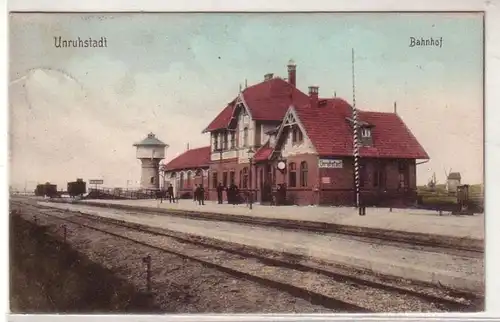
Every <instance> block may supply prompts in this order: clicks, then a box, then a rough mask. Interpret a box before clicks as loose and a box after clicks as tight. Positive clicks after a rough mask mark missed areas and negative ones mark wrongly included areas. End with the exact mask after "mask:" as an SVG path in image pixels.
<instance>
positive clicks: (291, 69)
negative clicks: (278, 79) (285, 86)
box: [287, 59, 297, 86]
mask: <svg viewBox="0 0 500 322" xmlns="http://www.w3.org/2000/svg"><path fill="white" fill-rule="evenodd" d="M287 67H288V82H289V83H290V84H292V85H293V86H297V83H296V80H297V65H295V62H294V61H293V60H292V59H290V60H289V61H288V66H287Z"/></svg>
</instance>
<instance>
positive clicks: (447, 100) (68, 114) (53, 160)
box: [9, 13, 483, 190]
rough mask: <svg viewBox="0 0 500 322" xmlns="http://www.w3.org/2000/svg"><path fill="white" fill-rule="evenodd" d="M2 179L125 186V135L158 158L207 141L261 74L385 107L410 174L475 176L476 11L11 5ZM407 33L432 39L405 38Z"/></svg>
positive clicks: (132, 168)
mask: <svg viewBox="0 0 500 322" xmlns="http://www.w3.org/2000/svg"><path fill="white" fill-rule="evenodd" d="M9 36H10V39H9V55H10V57H9V60H10V63H9V65H10V66H9V78H10V85H9V108H10V110H9V111H10V129H9V133H10V173H11V178H10V181H11V186H12V187H14V188H16V189H24V188H25V187H27V189H29V190H32V189H34V187H35V186H36V184H37V183H44V182H46V181H50V182H53V183H56V184H58V187H60V188H64V187H65V186H66V183H67V182H68V181H73V180H75V179H76V178H84V179H85V180H88V179H103V180H104V186H105V187H125V186H126V185H127V181H128V182H129V185H130V186H134V184H137V182H138V181H139V179H140V161H139V160H137V159H135V149H134V147H133V146H132V144H133V143H135V142H138V141H140V140H142V139H143V138H144V137H146V135H147V134H148V133H149V132H153V133H155V134H156V136H157V137H158V138H159V139H160V140H162V141H164V142H165V143H167V144H168V145H169V148H168V149H167V157H166V161H169V160H171V159H172V158H174V157H176V156H178V155H179V154H180V153H182V152H184V151H185V150H186V146H187V144H188V143H189V145H190V147H192V148H194V147H200V146H206V145H209V142H210V140H209V137H208V134H202V133H201V132H202V130H203V129H204V128H205V127H206V126H207V125H208V124H209V123H210V121H211V120H212V119H213V118H214V117H215V116H216V115H217V114H218V113H219V112H220V110H221V109H223V108H224V107H225V106H226V104H227V103H228V102H229V101H231V100H232V99H233V98H234V97H235V96H236V95H237V94H238V91H239V87H240V85H244V84H245V81H247V83H248V85H252V84H256V83H259V82H261V81H262V80H263V78H264V75H265V74H266V73H274V74H275V75H276V76H281V77H287V71H286V65H287V62H288V61H289V60H290V59H293V60H294V61H295V62H296V64H297V86H298V87H299V89H301V90H302V91H304V92H306V93H307V88H308V86H311V85H316V86H319V93H320V97H332V96H333V95H334V93H336V95H337V97H342V98H344V99H345V100H347V101H348V102H352V97H353V93H352V92H353V84H352V64H351V49H352V48H354V50H355V78H356V80H355V93H356V106H357V107H358V108H360V109H363V110H372V111H381V112H392V111H393V104H394V102H395V101H396V102H397V111H398V114H399V115H400V116H401V118H402V119H403V120H404V121H405V123H406V124H407V126H408V128H409V129H410V130H411V131H412V132H413V134H414V135H415V136H416V137H417V139H418V140H419V142H420V143H421V144H422V146H423V147H424V149H425V150H426V151H427V152H428V154H429V156H430V161H429V162H428V163H425V164H421V165H419V166H418V168H417V183H418V184H426V183H427V181H428V180H429V178H430V177H431V176H432V174H433V173H434V172H435V174H436V177H437V180H438V183H444V181H445V172H448V171H450V169H451V171H453V172H455V171H458V172H460V173H461V174H462V181H463V182H464V183H470V184H475V183H482V182H483V16H482V14H466V13H463V14H458V13H453V14H443V13H440V14H438V13H436V14H430V13H421V14H417V13H407V14H394V13H351V14H347V13H321V14H320V13H286V14H285V13H274V14H262V13H260V14H259V13H254V14H245V13H240V14H231V13H143V14H139V13H119V14H118V13H117V14H77V13H67V14H60V13H58V14H49V13H17V14H15V13H14V14H11V16H10V22H9ZM59 36H60V37H62V39H66V40H74V39H77V38H78V37H80V38H81V39H82V40H85V39H88V38H89V37H92V38H93V39H100V38H101V37H106V40H107V47H106V48H56V47H55V43H54V37H59ZM410 37H415V38H418V39H420V38H421V37H424V38H430V37H433V38H434V39H442V46H441V47H417V46H415V47H410V46H409V45H410Z"/></svg>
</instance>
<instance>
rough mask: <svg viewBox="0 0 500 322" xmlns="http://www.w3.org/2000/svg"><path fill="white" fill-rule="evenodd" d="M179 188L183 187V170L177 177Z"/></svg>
mask: <svg viewBox="0 0 500 322" xmlns="http://www.w3.org/2000/svg"><path fill="white" fill-rule="evenodd" d="M179 188H180V189H183V188H184V172H181V177H180V179H179Z"/></svg>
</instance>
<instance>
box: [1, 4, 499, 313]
mask: <svg viewBox="0 0 500 322" xmlns="http://www.w3.org/2000/svg"><path fill="white" fill-rule="evenodd" d="M7 9H8V10H9V11H37V12H46V11H65V12H78V11H87V12H106V11H115V12H117V11H129V12H130V11H143V12H144V11H147V12H149V11H150V12H158V11H170V12H172V11H225V12H229V11H239V12H241V11H253V12H256V11H258V12H265V11H323V12H324V11H364V12H366V11H485V12H486V17H485V28H486V32H485V42H486V44H485V66H486V67H485V82H486V84H485V106H486V111H485V174H486V177H485V187H486V189H485V209H486V234H485V235H486V280H487V283H486V310H487V311H486V313H481V314H472V315H471V314H464V315H457V314H432V315H413V314H411V315H408V314H405V315H386V314H383V315H335V316H334V315H295V316H293V315H216V316H213V315H203V316H193V315H177V316H140V315H135V316H134V315H128V316H112V315H108V316H67V315H66V316H65V315H60V316H56V315H46V316H34V315H11V316H9V317H8V320H9V321H19V322H21V321H22V322H24V321H37V322H45V321H57V320H61V321H62V320H64V321H74V322H77V321H92V320H95V321H102V320H109V321H116V320H120V321H157V320H158V319H162V320H172V321H195V320H196V321H201V320H206V321H233V320H242V321H262V320H278V319H279V320H287V321H304V320H306V319H307V320H317V321H320V320H323V321H326V320H343V321H347V320H356V321H357V320H366V319H368V317H371V318H374V317H375V319H376V320H392V319H394V318H396V317H397V319H398V320H408V321H410V320H412V321H419V320H422V319H425V320H470V321H476V320H477V321H479V320H489V319H488V318H487V317H490V318H491V317H493V316H496V317H500V305H499V304H500V277H499V272H500V260H499V259H498V254H500V252H499V251H498V248H499V247H500V246H497V245H500V232H499V231H500V216H498V215H496V214H495V212H494V211H495V209H500V205H499V199H500V198H499V197H500V168H499V167H498V165H500V90H499V88H500V1H496V0H487V1H480V0H455V1H453V0H448V1H447V0H440V1H438V0H420V1H391V0H378V1H373V0H357V1H352V0H351V1H349V0H337V1H328V0H308V1H292V0H288V1H286V0H274V1H269V0H253V1H234V0H233V1H231V0H225V1H222V0H219V1H215V0H212V1H194V0H182V1H176V2H173V1H162V0H143V1H140V2H139V1H132V0H121V1H118V0H115V1H111V0H108V1H103V0H86V1H70V0H58V1H50V0H16V1H10V2H9V3H8V5H7ZM4 17H7V13H6V15H5V16H4ZM6 21H8V19H6ZM1 28H2V29H1V31H2V34H3V35H4V36H5V37H4V39H6V40H7V28H8V26H7V23H6V24H2V27H1ZM2 46H3V48H2V49H3V50H2V52H1V55H2V59H3V61H4V67H5V69H4V71H5V75H4V77H3V78H2V79H1V81H2V85H3V86H1V88H2V91H3V93H2V94H3V95H2V97H4V98H7V68H8V59H7V52H8V51H7V41H5V42H3V44H2ZM4 103H5V104H3V105H2V112H3V117H2V118H1V122H2V123H1V126H2V128H5V129H7V126H8V119H9V116H8V112H7V108H8V107H7V106H8V102H7V101H4ZM8 137H9V136H8V133H7V131H6V132H4V133H3V135H2V137H1V140H0V145H1V147H2V149H3V150H4V151H6V153H4V154H2V156H4V157H3V158H2V159H1V161H0V169H1V171H2V172H1V173H2V176H3V178H5V179H6V180H4V184H3V185H1V186H0V196H1V201H0V202H1V204H2V209H4V211H5V213H3V215H2V216H1V220H2V221H3V222H2V225H1V227H2V228H3V229H4V233H3V234H1V236H2V238H3V243H2V245H4V247H5V248H4V251H3V252H2V256H4V258H3V260H2V261H1V262H2V273H1V274H0V278H1V280H0V285H2V286H3V287H1V288H0V305H1V310H2V311H3V312H6V313H7V312H8V310H9V309H8V285H9V279H8V259H9V258H8V250H9V243H8V216H7V214H6V210H7V208H8V157H7V156H8V153H7V151H8V150H7V148H8ZM35 162H36V161H35ZM495 254H496V255H497V256H495Z"/></svg>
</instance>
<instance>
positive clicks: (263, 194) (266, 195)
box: [260, 164, 273, 202]
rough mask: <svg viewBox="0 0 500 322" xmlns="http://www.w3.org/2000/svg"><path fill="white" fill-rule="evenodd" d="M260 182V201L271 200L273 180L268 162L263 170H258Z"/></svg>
mask: <svg viewBox="0 0 500 322" xmlns="http://www.w3.org/2000/svg"><path fill="white" fill-rule="evenodd" d="M264 173H265V175H264ZM260 182H261V188H260V198H261V199H260V200H261V202H271V200H272V189H273V187H272V184H273V180H272V170H271V165H270V164H266V166H265V171H264V169H261V170H260Z"/></svg>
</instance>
